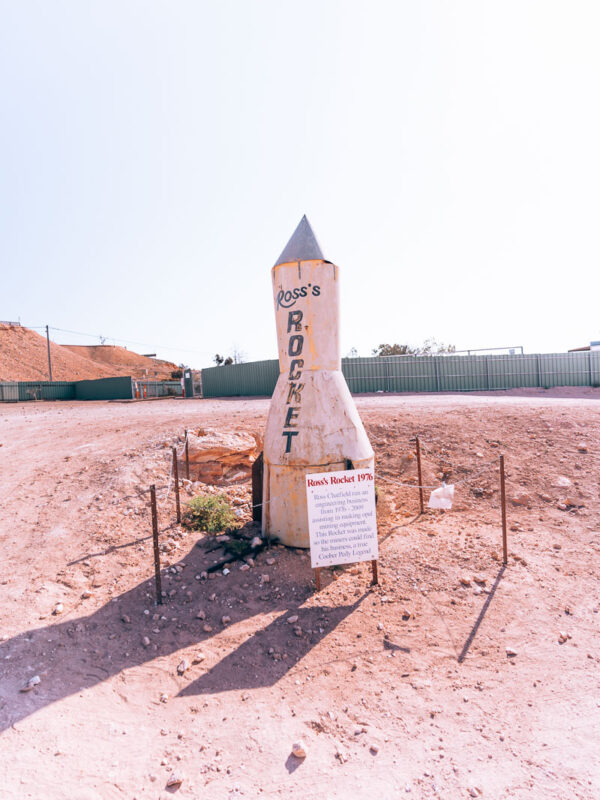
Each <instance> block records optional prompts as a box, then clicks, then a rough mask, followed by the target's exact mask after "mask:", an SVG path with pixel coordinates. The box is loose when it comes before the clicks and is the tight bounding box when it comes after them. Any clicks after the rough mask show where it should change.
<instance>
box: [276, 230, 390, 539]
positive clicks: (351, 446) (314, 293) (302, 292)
mask: <svg viewBox="0 0 600 800" xmlns="http://www.w3.org/2000/svg"><path fill="white" fill-rule="evenodd" d="M339 273H340V270H339V267H337V266H336V265H335V264H332V263H331V262H329V261H326V260H325V259H324V257H323V254H322V253H321V249H320V247H319V244H318V242H317V240H316V238H315V236H314V234H313V232H312V229H311V227H310V225H309V223H308V220H307V219H306V217H303V218H302V220H301V221H300V224H299V225H298V227H297V228H296V230H295V232H294V234H293V236H292V238H291V239H290V241H289V242H288V244H287V245H286V247H285V249H284V251H283V253H282V254H281V256H280V257H279V259H278V260H277V263H276V264H275V266H274V267H273V269H272V272H271V276H272V282H273V299H274V303H275V319H276V325H277V341H278V345H279V370H280V374H279V379H278V381H277V385H276V387H275V391H274V393H273V397H272V399H271V406H270V409H269V415H268V418H267V427H266V432H265V443H264V478H263V514H262V519H263V522H262V527H263V533H264V534H268V535H269V536H272V537H277V538H278V539H279V540H280V541H281V542H282V543H283V544H286V545H289V546H293V547H309V546H310V541H309V533H308V514H307V505H306V479H305V476H306V474H307V473H309V472H333V471H335V470H343V469H346V468H347V465H348V461H351V462H352V465H353V467H354V468H355V469H364V468H367V467H373V466H374V454H373V448H372V447H371V444H370V442H369V440H368V438H367V434H366V432H365V429H364V427H363V424H362V422H361V420H360V417H359V416H358V411H357V410H356V406H355V404H354V400H353V399H352V396H351V394H350V391H349V389H348V385H347V384H346V380H345V378H344V376H343V374H342V370H341V366H342V363H341V357H340V334H339Z"/></svg>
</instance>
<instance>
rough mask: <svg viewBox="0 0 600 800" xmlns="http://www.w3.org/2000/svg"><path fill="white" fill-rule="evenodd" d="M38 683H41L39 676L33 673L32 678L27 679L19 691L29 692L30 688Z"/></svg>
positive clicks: (33, 687)
mask: <svg viewBox="0 0 600 800" xmlns="http://www.w3.org/2000/svg"><path fill="white" fill-rule="evenodd" d="M38 683H41V678H40V676H39V675H34V676H33V678H29V680H28V681H27V683H26V684H25V686H23V688H22V689H21V691H22V692H30V691H31V690H32V689H35V687H36V686H37V685H38Z"/></svg>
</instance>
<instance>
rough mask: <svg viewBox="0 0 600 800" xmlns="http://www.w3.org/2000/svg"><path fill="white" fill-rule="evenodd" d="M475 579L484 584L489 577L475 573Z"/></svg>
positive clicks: (476, 581)
mask: <svg viewBox="0 0 600 800" xmlns="http://www.w3.org/2000/svg"><path fill="white" fill-rule="evenodd" d="M473 580H474V581H475V583H480V584H481V585H483V584H484V583H485V582H486V580H487V579H486V577H485V575H475V576H474V577H473Z"/></svg>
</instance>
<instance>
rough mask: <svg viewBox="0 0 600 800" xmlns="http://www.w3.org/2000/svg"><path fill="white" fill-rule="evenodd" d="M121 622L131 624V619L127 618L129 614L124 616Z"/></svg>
mask: <svg viewBox="0 0 600 800" xmlns="http://www.w3.org/2000/svg"><path fill="white" fill-rule="evenodd" d="M121 621H122V622H125V623H130V622H131V619H130V618H129V617H128V616H127V614H123V616H122V617H121Z"/></svg>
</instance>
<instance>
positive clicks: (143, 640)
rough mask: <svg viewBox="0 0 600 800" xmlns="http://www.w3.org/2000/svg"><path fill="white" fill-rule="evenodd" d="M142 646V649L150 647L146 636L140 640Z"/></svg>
mask: <svg viewBox="0 0 600 800" xmlns="http://www.w3.org/2000/svg"><path fill="white" fill-rule="evenodd" d="M142 644H143V645H144V647H150V639H149V638H148V637H147V636H144V638H143V639H142Z"/></svg>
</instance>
